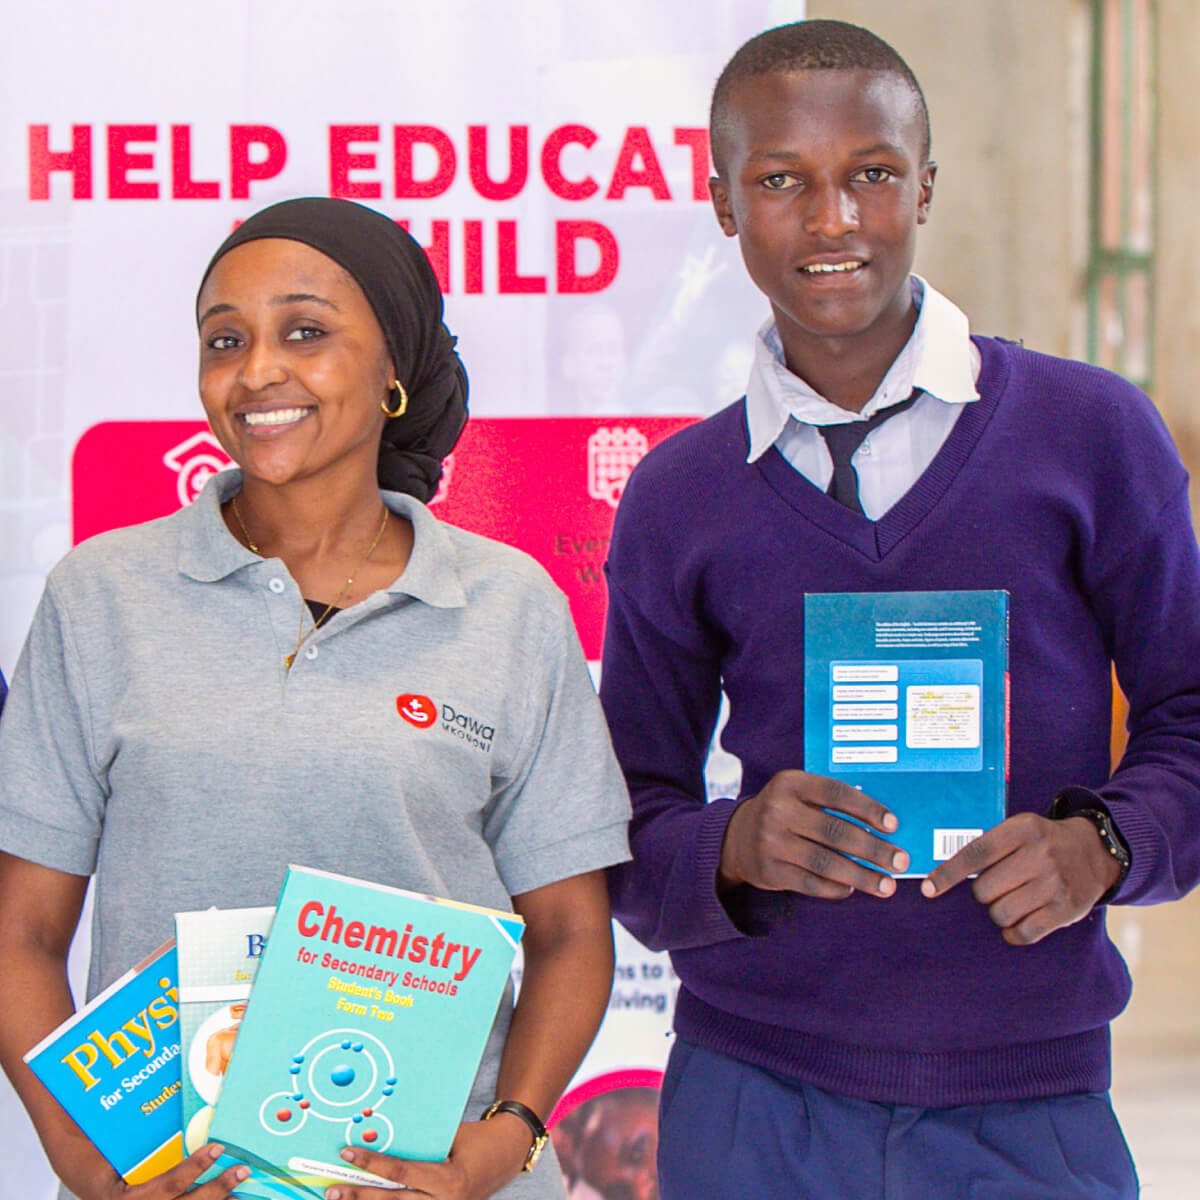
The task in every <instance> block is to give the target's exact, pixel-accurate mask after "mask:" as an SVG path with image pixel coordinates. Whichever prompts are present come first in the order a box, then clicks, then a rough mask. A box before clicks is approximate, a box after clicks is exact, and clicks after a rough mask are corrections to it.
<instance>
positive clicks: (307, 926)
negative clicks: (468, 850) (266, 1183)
mask: <svg viewBox="0 0 1200 1200" xmlns="http://www.w3.org/2000/svg"><path fill="white" fill-rule="evenodd" d="M523 930H524V924H523V922H522V921H521V919H520V918H519V917H517V916H515V915H514V914H512V913H508V912H496V911H492V910H490V909H481V908H476V907H473V906H470V905H464V904H457V903H454V902H452V901H446V900H441V899H438V898H436V897H430V896H422V895H417V894H416V893H412V892H405V891H401V890H399V889H396V888H390V887H385V886H383V885H380V884H373V883H368V882H366V881H363V880H357V879H350V878H347V877H346V876H341V875H332V874H329V873H326V872H321V871H314V870H311V869H308V868H304V867H296V866H293V867H290V868H289V869H288V874H287V878H286V879H285V881H284V885H283V890H282V892H281V893H280V898H279V905H278V912H277V914H276V917H275V921H274V924H273V925H272V928H271V936H270V939H269V941H268V943H267V948H266V951H265V953H264V955H263V959H262V963H261V965H260V967H259V970H258V974H257V976H256V978H255V982H254V988H253V990H252V992H251V995H250V1001H249V1005H248V1007H247V1009H246V1013H245V1016H244V1018H243V1020H242V1023H241V1028H240V1031H239V1033H238V1036H237V1041H236V1044H235V1046H234V1050H233V1055H232V1058H231V1059H230V1062H229V1066H228V1070H227V1071H226V1074H225V1081H224V1084H223V1086H222V1088H221V1093H220V1096H219V1098H218V1100H217V1104H216V1111H215V1113H214V1114H213V1119H212V1124H211V1127H210V1136H211V1137H212V1139H213V1140H214V1141H218V1142H221V1143H222V1144H224V1145H225V1146H226V1147H227V1149H228V1151H229V1152H230V1153H231V1154H233V1155H235V1156H237V1157H239V1158H241V1159H242V1160H243V1161H245V1162H247V1163H249V1164H251V1165H252V1166H255V1167H258V1168H260V1169H262V1170H264V1171H266V1172H268V1173H270V1174H273V1175H276V1176H278V1177H280V1178H283V1179H286V1180H290V1181H292V1182H295V1183H297V1184H299V1185H301V1186H303V1187H306V1188H309V1189H311V1190H312V1191H313V1192H314V1193H315V1194H318V1195H319V1194H320V1193H321V1190H322V1189H323V1188H324V1187H325V1186H327V1185H328V1184H330V1183H333V1182H338V1181H350V1182H375V1177H374V1176H370V1175H367V1174H365V1173H364V1172H360V1171H356V1170H354V1169H352V1168H350V1167H348V1166H347V1165H346V1164H345V1163H344V1162H343V1161H342V1160H341V1158H340V1157H339V1155H340V1152H341V1150H342V1149H344V1148H345V1147H346V1146H365V1147H368V1148H370V1149H372V1150H376V1151H380V1152H383V1153H386V1154H392V1155H396V1156H398V1157H402V1158H413V1159H421V1160H425V1161H440V1160H442V1159H444V1158H445V1157H446V1155H447V1154H448V1153H449V1151H450V1146H451V1143H452V1142H453V1140H454V1136H455V1133H456V1132H457V1130H458V1126H459V1124H460V1123H461V1121H462V1120H463V1114H464V1108H465V1105H466V1102H467V1098H468V1096H469V1094H470V1089H471V1085H472V1083H473V1081H474V1078H475V1073H476V1071H477V1070H478V1066H479V1061H480V1058H481V1057H482V1054H483V1049H484V1045H485V1043H486V1041H487V1037H488V1034H489V1032H490V1030H491V1026H492V1022H493V1021H494V1019H495V1015H496V1010H497V1007H498V1005H499V1002H500V998H501V996H502V994H503V992H504V988H505V986H506V985H507V983H508V978H509V970H510V968H511V966H512V960H513V955H514V954H515V952H516V949H517V945H518V943H519V940H520V937H521V934H522V932H523Z"/></svg>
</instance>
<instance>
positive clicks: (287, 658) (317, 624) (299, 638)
mask: <svg viewBox="0 0 1200 1200" xmlns="http://www.w3.org/2000/svg"><path fill="white" fill-rule="evenodd" d="M229 506H230V507H231V508H232V509H233V515H234V516H235V517H236V518H237V523H238V525H239V526H240V528H241V531H242V536H243V537H244V538H245V539H246V545H247V546H249V547H250V549H251V551H252V552H253V553H254V554H257V555H259V556H260V557H261V556H262V551H261V550H260V549H259V548H258V547H257V546H256V545H255V544H254V541H253V539H252V538H251V537H250V531H249V530H248V529H247V528H246V522H245V521H243V520H242V514H241V512H240V511H239V510H238V506H237V497H236V496H234V498H233V499H232V500H231V501H230V502H229ZM388 515H389V512H388V507H387V505H386V504H385V505H384V506H383V520H382V521H380V522H379V529H378V530H377V531H376V533H375V540H374V541H373V542H372V543H371V545H370V547H369V548H368V550H367V552H366V554H364V555H363V556H362V558H361V559H360V560H359V562H358V565H357V566H356V567H355V568H354V572H353V574H352V575H351V576H350V578H349V579H347V580H346V582H345V583H344V584H342V590H341V591H340V592H338V594H337V595H336V596H335V597H334V599H333V603H332V604H327V605H326V606H325V611H324V612H323V613H322V614H321V615H320V616H319V617H318V618H317V619H316V620H315V621H313V627H312V628H311V629H310V630H309V631H308V632H307V633H305V632H304V614H305V613H306V612H308V605H307V604H306V603H305V601H304V599H303V597H301V600H300V624H299V626H298V628H297V630H296V648H295V649H294V650H293V651H292V652H291V654H286V655H284V659H283V665H284V669H285V670H288V671H290V670H291V669H292V663H294V662H295V661H296V655H297V654H299V653H300V647H301V646H303V645H304V643H305V642H306V641H308V639H309V638H310V637H312V635H313V634H314V633H316V632H317V630H318V629H320V628H321V626H322V625H324V624H325V621H326V619H327V618H328V617H329V616H330V614H331V613H332V612H333V610H334V609H335V608H337V607H338V605H339V604H341V602H342V597H343V596H345V594H346V593H347V592H348V591H349V590H350V588H351V587H352V586H353V584H354V576H355V575H357V574H358V573H359V571H361V570H362V569H363V567H365V566H366V565H367V561H368V560H369V559H370V557H371V555H372V554H374V553H375V548H376V547H377V546H378V545H379V542H380V539H381V538H382V537H383V531H384V530H385V529H386V528H387V522H388Z"/></svg>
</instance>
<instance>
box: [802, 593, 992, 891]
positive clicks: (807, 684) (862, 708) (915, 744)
mask: <svg viewBox="0 0 1200 1200" xmlns="http://www.w3.org/2000/svg"><path fill="white" fill-rule="evenodd" d="M1007 768H1008V593H1007V592H1003V591H964V592H837V593H826V594H812V595H807V596H805V598H804V769H805V770H806V771H809V772H812V773H813V774H817V775H828V776H832V777H833V778H835V779H841V780H843V781H844V782H846V783H849V784H851V785H853V786H854V787H857V788H860V789H861V790H862V791H864V792H866V793H867V794H868V795H869V796H871V797H873V798H874V799H876V800H878V801H879V802H880V804H883V805H884V806H885V807H887V808H889V809H890V810H891V811H892V812H894V813H895V814H896V817H897V819H898V820H899V822H900V827H899V829H898V830H897V831H896V832H895V833H893V834H885V835H882V836H884V837H885V839H886V840H887V841H889V842H892V843H894V844H895V845H897V846H900V847H901V848H902V849H904V850H907V851H908V853H909V857H910V860H911V861H910V864H909V869H908V871H906V872H904V875H903V877H918V876H924V875H928V874H929V873H930V871H932V870H933V869H934V868H935V867H936V866H937V865H938V864H939V863H941V862H944V861H945V860H946V859H948V858H951V857H952V856H953V855H954V854H956V853H957V852H958V851H959V850H961V849H962V847H963V846H965V845H966V844H967V843H968V842H970V841H972V840H973V839H974V838H976V837H979V836H980V835H982V834H983V833H984V832H985V831H986V830H988V829H990V828H991V827H992V826H993V825H997V824H999V822H1001V821H1002V820H1003V819H1004V816H1005V811H1006V782H1007V773H1008V770H1007Z"/></svg>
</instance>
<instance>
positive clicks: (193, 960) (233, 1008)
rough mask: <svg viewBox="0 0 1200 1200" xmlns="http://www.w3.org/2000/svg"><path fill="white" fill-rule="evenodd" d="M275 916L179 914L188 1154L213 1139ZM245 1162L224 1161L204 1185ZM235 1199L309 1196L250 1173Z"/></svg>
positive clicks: (270, 911) (250, 911) (261, 912)
mask: <svg viewBox="0 0 1200 1200" xmlns="http://www.w3.org/2000/svg"><path fill="white" fill-rule="evenodd" d="M274 917H275V909H274V908H273V907H271V906H266V907H261V908H228V909H217V908H210V909H207V910H206V911H204V912H187V913H176V914H175V944H176V951H177V953H178V956H179V1040H180V1046H181V1047H182V1052H183V1053H182V1070H181V1076H182V1082H183V1093H182V1095H183V1145H184V1153H185V1154H191V1153H193V1152H194V1151H196V1150H199V1149H200V1147H201V1146H203V1145H204V1143H205V1142H207V1141H208V1140H209V1137H208V1127H209V1124H210V1122H211V1121H212V1114H213V1106H214V1105H215V1104H216V1102H217V1097H218V1096H219V1095H220V1092H221V1084H222V1082H223V1080H224V1078H225V1070H226V1068H227V1067H228V1065H229V1059H230V1055H231V1054H232V1053H233V1043H234V1040H235V1039H236V1037H237V1035H238V1031H239V1030H240V1028H241V1022H242V1017H243V1016H244V1015H245V1012H246V1002H247V1001H248V999H249V997H250V987H251V985H252V984H253V983H254V976H255V974H256V972H257V971H258V964H259V962H260V961H261V960H262V953H263V950H264V949H265V947H266V944H267V935H268V934H269V933H270V930H271V922H272V920H273V919H274ZM239 1161H240V1160H239V1159H236V1158H234V1157H232V1156H231V1155H229V1154H223V1155H222V1156H221V1157H220V1158H219V1159H218V1160H217V1161H216V1163H214V1164H213V1166H212V1167H210V1168H209V1169H208V1170H207V1171H206V1172H205V1173H204V1175H203V1177H202V1179H201V1182H204V1181H206V1180H209V1179H212V1178H214V1177H215V1176H217V1175H219V1174H221V1172H222V1171H224V1170H226V1169H227V1168H228V1167H231V1166H234V1165H236V1164H237V1163H238V1162H239ZM231 1195H233V1196H239V1197H243V1198H246V1200H250V1198H254V1200H287V1198H288V1197H293V1198H294V1197H302V1196H307V1195H308V1193H307V1192H305V1191H302V1190H301V1189H299V1188H296V1187H294V1186H291V1185H289V1184H287V1183H285V1182H283V1181H282V1180H280V1179H277V1178H276V1177H275V1176H273V1175H269V1174H267V1173H266V1172H264V1171H261V1170H258V1169H255V1168H252V1169H251V1175H250V1178H249V1179H247V1180H245V1181H244V1182H243V1183H239V1184H238V1186H237V1187H236V1188H235V1189H234V1190H233V1192H232V1193H231Z"/></svg>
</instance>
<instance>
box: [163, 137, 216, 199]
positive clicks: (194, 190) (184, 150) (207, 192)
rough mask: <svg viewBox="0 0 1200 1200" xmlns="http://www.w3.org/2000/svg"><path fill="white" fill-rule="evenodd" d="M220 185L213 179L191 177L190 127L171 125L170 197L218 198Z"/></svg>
mask: <svg viewBox="0 0 1200 1200" xmlns="http://www.w3.org/2000/svg"><path fill="white" fill-rule="evenodd" d="M220 198H221V185H220V184H219V183H217V181H216V180H215V179H206V180H203V181H201V180H198V179H193V178H192V127H191V126H190V125H172V126H171V199H172V200H219V199H220Z"/></svg>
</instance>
